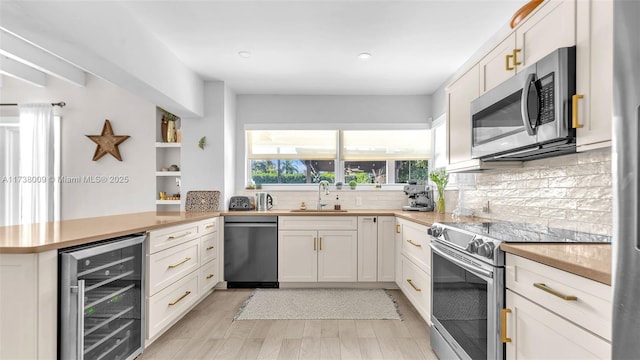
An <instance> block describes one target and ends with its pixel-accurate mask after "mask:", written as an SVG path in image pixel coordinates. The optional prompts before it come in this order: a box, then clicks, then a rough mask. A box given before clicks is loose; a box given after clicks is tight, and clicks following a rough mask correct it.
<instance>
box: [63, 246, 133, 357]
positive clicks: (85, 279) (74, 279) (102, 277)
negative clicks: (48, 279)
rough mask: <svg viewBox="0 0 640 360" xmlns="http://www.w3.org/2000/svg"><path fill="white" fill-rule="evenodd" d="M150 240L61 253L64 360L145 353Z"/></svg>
mask: <svg viewBox="0 0 640 360" xmlns="http://www.w3.org/2000/svg"><path fill="white" fill-rule="evenodd" d="M144 239H145V235H144V234H136V235H130V236H125V237H120V238H115V239H111V240H108V241H105V242H101V243H97V244H91V245H87V246H79V247H75V248H69V249H64V250H60V253H59V260H60V261H59V264H60V272H59V274H60V279H59V280H60V281H59V286H60V289H59V294H60V308H59V322H58V324H60V325H59V326H60V328H59V335H58V358H59V359H96V360H98V359H118V360H119V359H133V358H135V357H136V356H138V355H139V354H140V353H141V352H142V350H143V346H144V331H143V330H144V259H145V257H144Z"/></svg>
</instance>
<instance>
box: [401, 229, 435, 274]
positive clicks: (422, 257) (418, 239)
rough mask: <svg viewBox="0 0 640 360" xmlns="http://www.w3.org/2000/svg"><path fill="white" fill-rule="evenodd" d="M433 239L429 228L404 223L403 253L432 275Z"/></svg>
mask: <svg viewBox="0 0 640 360" xmlns="http://www.w3.org/2000/svg"><path fill="white" fill-rule="evenodd" d="M430 242H431V239H430V237H429V234H427V227H425V226H420V225H414V224H410V223H404V224H403V225H402V252H403V254H404V255H406V256H407V257H409V258H411V259H412V260H413V261H414V262H415V263H416V264H418V265H419V266H420V267H421V268H423V270H424V271H426V272H427V274H431V247H430V246H429V243H430Z"/></svg>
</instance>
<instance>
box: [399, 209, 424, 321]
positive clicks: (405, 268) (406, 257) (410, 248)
mask: <svg viewBox="0 0 640 360" xmlns="http://www.w3.org/2000/svg"><path fill="white" fill-rule="evenodd" d="M428 230H429V228H428V227H427V226H425V225H420V224H417V223H414V222H412V221H408V220H404V219H396V225H395V256H396V259H395V261H396V264H395V279H396V283H397V284H398V287H400V290H402V292H403V293H404V295H405V296H406V297H407V299H409V301H410V302H411V304H412V305H413V306H414V307H415V308H416V310H418V313H419V314H420V315H421V316H422V318H423V319H424V320H425V321H426V322H427V324H429V325H431V248H430V246H429V244H430V242H431V241H430V237H429V235H428V233H427V231H428Z"/></svg>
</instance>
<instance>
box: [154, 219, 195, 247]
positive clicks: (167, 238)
mask: <svg viewBox="0 0 640 360" xmlns="http://www.w3.org/2000/svg"><path fill="white" fill-rule="evenodd" d="M198 227H199V226H198V224H197V223H193V224H184V225H178V226H171V227H168V228H164V229H158V230H153V231H150V232H149V245H148V246H149V248H148V252H147V254H154V253H156V252H158V251H162V250H165V249H168V248H170V247H172V246H176V245H179V244H182V243H185V242H187V241H189V240H193V239H195V238H196V237H198Z"/></svg>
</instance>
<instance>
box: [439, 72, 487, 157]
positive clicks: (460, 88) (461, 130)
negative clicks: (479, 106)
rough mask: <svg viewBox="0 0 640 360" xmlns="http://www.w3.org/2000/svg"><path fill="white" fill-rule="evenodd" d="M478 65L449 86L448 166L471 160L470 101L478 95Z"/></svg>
mask: <svg viewBox="0 0 640 360" xmlns="http://www.w3.org/2000/svg"><path fill="white" fill-rule="evenodd" d="M478 69H479V67H478V65H476V66H474V67H472V68H471V69H470V70H469V71H467V72H466V73H465V74H464V75H463V76H462V77H461V78H459V79H458V80H457V81H456V82H454V83H453V84H451V86H450V87H449V88H448V91H447V92H448V94H447V100H448V105H447V135H448V141H447V144H448V147H449V151H448V159H449V164H456V163H461V162H464V161H468V160H471V107H470V104H471V101H472V100H474V99H476V98H477V97H478V95H479V92H480V90H479V88H480V84H479V82H480V75H479V70H478Z"/></svg>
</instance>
